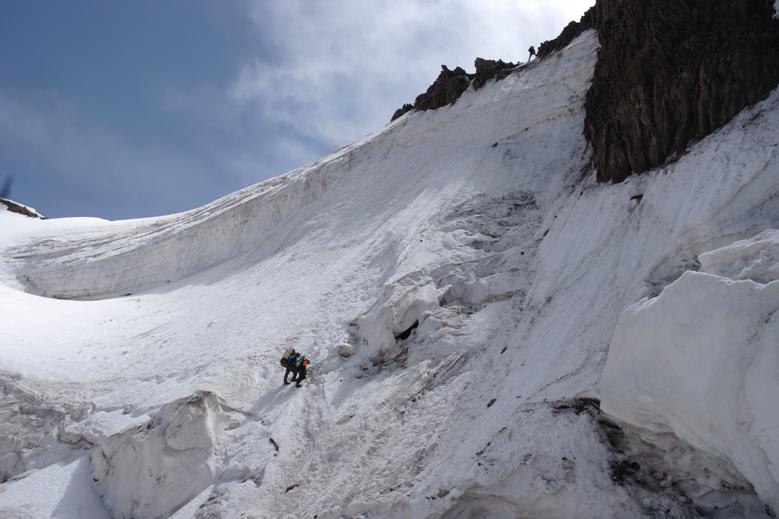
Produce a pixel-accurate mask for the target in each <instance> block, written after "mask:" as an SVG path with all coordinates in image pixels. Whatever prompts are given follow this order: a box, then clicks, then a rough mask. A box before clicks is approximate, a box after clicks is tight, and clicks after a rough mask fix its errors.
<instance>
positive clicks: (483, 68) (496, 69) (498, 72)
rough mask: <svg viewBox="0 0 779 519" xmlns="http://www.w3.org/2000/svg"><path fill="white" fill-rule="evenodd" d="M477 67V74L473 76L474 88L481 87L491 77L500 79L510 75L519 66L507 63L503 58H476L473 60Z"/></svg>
mask: <svg viewBox="0 0 779 519" xmlns="http://www.w3.org/2000/svg"><path fill="white" fill-rule="evenodd" d="M473 65H474V66H475V67H476V74H474V77H473V88H475V89H477V90H478V89H479V88H481V87H483V86H484V84H485V83H487V81H489V80H490V79H495V80H497V81H500V80H501V79H504V78H505V77H506V76H508V75H509V74H510V73H511V71H512V70H514V68H515V67H516V66H517V64H514V63H511V62H509V63H506V62H504V61H503V60H501V59H499V60H494V59H484V58H476V60H475V61H474V62H473Z"/></svg>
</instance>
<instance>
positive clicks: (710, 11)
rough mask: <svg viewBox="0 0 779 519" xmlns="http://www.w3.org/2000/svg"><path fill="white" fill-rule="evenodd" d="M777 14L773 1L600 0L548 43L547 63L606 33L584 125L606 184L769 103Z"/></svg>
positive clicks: (776, 76)
mask: <svg viewBox="0 0 779 519" xmlns="http://www.w3.org/2000/svg"><path fill="white" fill-rule="evenodd" d="M773 14H774V6H773V0H708V1H680V2H665V1H662V0H646V1H643V2H627V1H625V0H599V1H598V3H597V4H596V5H595V6H594V7H592V8H591V9H590V10H589V11H588V12H587V13H586V14H585V15H584V16H583V17H582V19H581V21H579V22H571V23H570V24H569V25H568V26H567V27H566V28H565V29H564V30H563V32H562V33H561V34H560V36H558V37H557V38H556V39H554V40H551V41H547V42H544V43H543V44H541V46H540V48H539V52H538V55H539V57H540V58H543V57H545V56H548V55H549V54H550V53H552V52H554V51H556V50H559V49H562V48H563V47H565V46H566V45H568V43H570V42H571V41H572V40H573V39H574V38H575V37H576V36H578V35H579V34H581V33H582V32H583V31H585V30H587V29H590V28H595V29H597V30H598V34H599V37H600V43H601V48H600V51H599V52H598V63H597V65H596V67H595V73H594V77H593V82H592V87H591V88H590V91H589V92H588V94H587V102H586V111H587V114H586V119H585V128H584V133H585V136H586V137H587V140H588V141H589V142H590V143H591V144H592V147H593V162H594V165H595V168H596V170H597V176H598V180H599V181H601V182H607V181H615V182H621V181H622V180H624V179H625V178H627V177H628V176H629V175H631V174H632V173H642V172H644V171H647V170H649V169H651V168H654V167H657V166H659V165H661V164H663V163H664V162H666V161H667V160H669V159H671V158H673V157H675V156H678V155H679V154H681V153H683V152H684V150H685V148H686V147H687V145H688V144H689V143H690V142H691V141H694V140H698V139H702V138H703V137H705V136H706V135H708V134H710V133H711V132H713V131H714V130H716V129H717V128H720V127H721V126H723V125H724V124H725V123H727V122H728V121H729V120H730V119H731V118H732V117H733V116H734V115H736V114H737V113H738V112H740V111H741V110H742V109H743V108H745V107H746V106H749V105H751V104H754V103H756V102H757V101H759V100H761V99H764V98H765V97H766V96H767V95H768V93H769V92H770V91H771V90H773V89H774V88H775V87H776V85H777V83H779V20H776V19H775V18H774V17H773Z"/></svg>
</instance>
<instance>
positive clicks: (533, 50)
mask: <svg viewBox="0 0 779 519" xmlns="http://www.w3.org/2000/svg"><path fill="white" fill-rule="evenodd" d="M527 51H528V52H529V53H530V56H528V58H527V61H528V62H530V60H531V59H533V56H535V55H536V48H535V47H533V46H532V45H531V46H530V48H529V49H527Z"/></svg>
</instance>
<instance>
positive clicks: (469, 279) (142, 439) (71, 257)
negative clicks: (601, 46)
mask: <svg viewBox="0 0 779 519" xmlns="http://www.w3.org/2000/svg"><path fill="white" fill-rule="evenodd" d="M596 51H597V37H596V36H595V34H594V33H592V32H588V33H585V34H584V35H582V36H581V37H580V38H578V39H577V40H575V41H574V42H573V43H572V44H571V45H570V46H569V47H568V48H566V49H565V50H563V51H562V52H560V53H558V54H557V55H554V56H550V57H548V58H547V59H545V60H542V61H538V62H534V63H531V64H530V65H529V66H527V67H525V68H523V69H520V70H519V71H518V72H516V73H514V74H513V75H511V76H509V77H507V78H506V79H504V80H502V81H500V82H497V83H494V82H491V83H489V84H487V85H486V86H485V87H483V88H482V89H480V90H479V91H478V92H475V91H473V90H469V91H467V92H466V93H465V94H464V95H463V96H462V97H461V98H460V99H459V100H458V101H457V103H456V104H454V105H453V106H450V107H445V108H441V109H439V110H435V111H429V112H414V113H408V114H406V115H405V116H403V117H401V118H400V119H398V120H396V121H395V122H393V123H392V124H390V125H389V126H387V127H386V128H384V129H383V130H381V131H379V132H377V133H376V134H374V135H371V136H368V137H366V138H365V139H364V140H362V141H360V142H357V143H355V144H353V145H351V146H348V147H346V148H343V149H341V150H338V151H336V152H335V153H333V154H332V155H330V156H327V157H325V158H323V159H321V160H320V161H317V162H315V163H313V164H310V165H308V166H306V167H304V168H300V169H299V170H296V171H293V172H291V173H288V174H287V175H283V176H281V177H278V178H276V179H273V180H270V181H267V182H263V183H261V184H258V185H256V186H252V187H249V188H246V189H244V190H242V191H239V192H237V193H234V194H232V195H229V196H227V197H224V198H222V199H220V200H217V201H215V202H213V203H212V204H209V205H206V206H204V207H202V208H199V209H195V210H193V211H189V212H185V213H181V214H177V215H171V216H166V217H162V218H151V219H143V220H134V221H126V222H103V221H90V220H78V219H73V220H70V219H68V220H64V221H57V220H50V221H41V222H24V223H22V221H21V220H19V217H17V215H12V214H6V213H4V212H2V211H0V369H1V371H0V383H2V387H3V392H2V395H1V396H0V397H1V398H2V399H3V401H2V404H3V405H2V406H0V409H6V410H7V416H5V418H6V419H5V420H2V421H0V447H2V448H1V449H0V471H2V474H3V478H10V479H9V481H7V482H6V483H2V484H0V514H3V513H6V514H17V515H22V516H24V514H27V515H28V516H31V517H44V516H47V515H46V514H51V515H52V516H54V517H104V516H105V515H106V514H110V515H111V516H113V517H166V516H170V515H171V514H174V515H173V517H177V518H189V517H263V518H265V517H267V518H279V517H306V516H307V517H318V518H336V517H344V516H345V517H429V518H434V517H446V518H465V517H582V516H583V515H585V516H588V517H653V516H658V515H662V514H665V516H667V517H697V516H699V515H700V514H702V513H704V512H705V513H706V514H708V515H710V516H712V517H738V516H744V515H749V516H753V517H760V516H761V515H762V516H765V514H764V511H763V504H764V503H765V504H769V505H771V506H775V502H776V494H775V492H776V490H775V487H771V486H770V485H769V484H768V483H769V479H768V476H766V472H765V471H762V472H761V471H759V470H751V468H752V467H766V466H769V465H770V463H774V462H775V460H776V457H775V454H776V444H775V443H774V444H773V451H772V447H771V443H770V442H772V441H774V440H775V438H776V436H775V435H774V433H773V432H772V430H771V429H766V430H765V431H763V433H760V432H759V431H758V430H757V429H756V430H755V434H757V435H760V434H763V436H760V437H761V438H762V439H761V441H763V442H764V443H763V444H762V445H763V454H762V455H761V454H760V453H759V452H757V450H753V451H749V452H746V451H739V452H738V453H737V452H736V451H735V450H729V449H730V447H728V448H711V445H715V446H717V445H720V444H717V443H716V442H718V441H722V442H728V441H730V439H732V438H736V441H741V440H740V439H738V434H736V433H733V434H730V433H728V435H729V436H728V438H726V439H725V440H722V439H721V438H719V437H717V436H716V435H715V436H714V437H713V439H712V438H710V437H707V436H705V434H704V432H701V431H698V430H697V429H696V428H698V427H699V426H700V424H699V423H698V422H691V423H690V424H688V425H689V428H690V429H692V430H693V431H692V433H691V434H689V435H688V434H686V433H685V432H683V431H681V430H679V431H677V430H676V429H675V428H674V427H673V425H675V423H676V422H673V421H672V419H671V418H667V417H666V415H663V414H662V413H663V412H665V410H666V408H665V407H663V408H661V410H660V411H657V410H656V409H655V408H651V410H652V411H653V412H656V413H658V414H659V415H660V416H661V418H660V419H659V420H660V421H662V422H663V423H664V424H666V427H665V428H663V429H662V430H659V429H658V428H657V427H647V423H646V421H645V420H643V417H644V415H643V414H642V415H640V416H638V417H636V416H633V415H630V414H628V413H625V414H619V413H616V412H615V414H617V417H618V418H620V419H621V420H623V422H624V423H622V422H614V421H613V419H611V418H608V417H606V416H604V415H603V414H601V413H600V411H599V410H598V409H597V404H596V403H595V402H594V401H592V400H588V399H587V398H591V397H597V396H599V395H600V392H601V391H604V405H605V404H606V403H607V402H609V400H608V399H607V398H606V396H605V395H606V394H607V392H608V391H609V390H610V389H609V388H611V387H612V386H609V385H608V384H607V383H606V382H604V386H603V388H601V386H600V381H601V375H602V372H603V368H604V364H606V358H607V354H608V353H609V343H610V342H612V349H613V351H618V349H619V347H618V346H615V345H617V344H618V340H617V339H615V340H614V341H612V335H613V334H614V331H615V327H617V322H618V319H619V317H620V313H621V312H622V311H623V310H625V309H626V308H628V307H630V306H631V305H633V304H635V303H637V302H638V303H639V304H645V302H644V303H640V301H643V299H642V298H645V297H655V296H657V295H658V294H661V296H660V297H659V298H658V300H661V299H663V298H664V297H669V298H670V297H672V295H673V293H674V291H675V290H676V288H675V287H676V286H677V284H678V283H684V282H685V281H684V280H686V279H688V278H691V276H690V275H682V274H683V272H685V271H687V270H690V269H696V268H697V266H698V264H699V263H701V264H706V261H709V259H710V263H709V264H711V265H714V264H717V265H719V264H722V265H723V266H719V267H716V268H717V269H718V270H717V272H720V273H724V272H730V270H728V269H730V268H731V267H730V265H732V264H734V263H735V262H736V261H740V262H742V263H743V264H744V265H746V263H749V262H750V261H751V260H750V259H748V258H746V257H743V258H742V257H741V256H738V258H736V259H732V260H731V259H728V258H726V257H721V258H720V259H716V258H714V257H711V256H709V257H708V258H709V259H706V258H707V256H705V255H704V256H701V258H700V262H699V260H698V256H699V255H700V254H701V253H703V252H706V251H711V250H714V249H718V248H719V247H722V246H725V245H727V244H730V243H732V242H734V241H737V240H740V239H745V238H750V237H752V236H755V235H757V234H758V233H760V232H762V231H764V230H766V229H771V228H776V226H777V221H778V220H779V196H777V188H778V187H779V185H778V183H777V179H778V178H779V175H778V173H779V171H778V169H779V166H777V160H776V158H777V144H778V143H779V110H778V109H777V108H778V107H779V94H777V92H774V93H773V94H772V95H771V96H770V97H769V99H767V100H766V101H764V102H762V103H760V104H759V105H757V106H755V107H753V108H751V109H749V110H746V111H745V112H744V113H742V114H741V115H739V116H738V117H737V118H736V119H734V121H732V123H731V124H729V125H728V126H726V127H724V128H723V129H721V130H720V131H718V132H716V133H715V134H712V135H711V136H709V137H707V138H706V139H704V140H703V141H701V142H699V143H697V144H696V145H695V146H693V147H692V148H691V149H690V150H688V153H687V154H686V155H685V156H684V157H682V158H681V159H680V160H679V161H677V162H675V163H673V164H669V165H667V166H665V167H663V168H660V169H659V170H657V171H654V172H651V173H649V174H647V175H643V176H641V177H636V178H632V179H630V180H629V181H627V182H625V183H622V184H619V185H600V184H596V183H594V181H593V175H592V172H591V171H590V170H589V166H588V164H589V150H588V148H587V145H586V142H585V141H584V138H583V136H582V124H583V119H584V112H583V101H584V95H585V94H586V91H587V89H588V86H589V81H590V77H591V75H592V70H593V66H594V63H595V58H596ZM32 224H35V225H34V226H33V225H32ZM768 248H769V249H770V247H768ZM771 250H772V249H771ZM745 262H746V263H745ZM751 264H752V263H750V265H751ZM712 268H714V267H712ZM732 268H734V269H735V267H732ZM745 268H746V267H740V269H741V270H744V269H745ZM755 269H756V270H755V272H757V267H755ZM763 271H765V272H772V270H771V269H770V268H768V269H764V270H761V272H763ZM718 275H719V274H718ZM728 275H730V274H728ZM680 276H681V278H680ZM697 276H698V277H700V276H704V275H703V274H697ZM692 278H695V279H697V278H696V277H695V276H692ZM677 280H678V281H677ZM674 282H676V283H674ZM669 285H670V286H669ZM750 286H751V285H750ZM766 286H768V285H766ZM665 287H667V288H665ZM666 291H668V292H666ZM774 291H775V290H773V289H770V290H767V291H765V294H768V293H769V292H774ZM766 297H768V296H767V295H766ZM748 299H749V298H748ZM723 304H724V303H723ZM754 304H756V305H757V306H759V307H760V308H761V309H765V308H766V306H765V305H768V302H767V301H766V302H765V305H764V304H763V302H762V300H761V301H758V302H756V303H754ZM663 315H665V316H666V317H667V314H663ZM742 317H743V318H744V319H747V317H749V319H751V320H750V321H749V323H751V324H747V321H744V323H742V324H739V326H740V327H742V328H743V327H748V326H753V327H756V328H758V329H760V330H762V329H763V328H764V327H765V328H766V329H769V328H770V326H773V325H771V324H770V323H765V324H760V323H759V322H757V321H754V319H753V317H754V316H746V315H745V316H742ZM739 319H740V317H739ZM623 321H624V318H623ZM623 321H621V322H623ZM653 322H654V321H653ZM620 326H621V325H620ZM617 329H618V330H619V328H617ZM739 329H741V328H739ZM770 329H773V328H770ZM771 333H773V332H771ZM615 337H619V332H618V333H617V335H615ZM734 337H735V339H737V340H744V336H743V335H734ZM632 344H633V343H631V344H628V345H626V346H625V348H628V349H629V348H631V347H633V346H632ZM765 344H769V343H765ZM774 344H775V342H774ZM288 345H293V346H295V347H296V348H298V349H299V350H302V351H303V352H305V353H307V354H309V355H310V356H311V357H312V358H313V359H314V365H313V369H312V373H311V377H310V379H309V380H308V381H306V382H305V383H304V386H303V387H302V388H301V389H296V388H294V387H290V386H283V385H282V384H281V376H282V374H283V372H282V370H281V368H280V367H279V365H278V357H280V354H281V352H282V349H283V348H284V347H285V346H288ZM339 345H340V346H341V348H340V349H341V351H347V350H348V351H351V352H353V354H352V355H351V356H349V357H343V356H341V355H340V354H339V353H338V352H337V347H338V346H339ZM641 345H642V347H644V346H645V347H646V348H647V349H651V348H652V347H656V343H653V342H651V341H650V340H649V339H647V340H646V341H643V342H642V343H641ZM769 346H770V345H769ZM766 347H768V346H766ZM769 350H770V347H769ZM723 355H724V354H723ZM766 355H768V356H767V357H766V359H768V360H771V359H773V361H774V362H775V360H776V358H775V356H774V357H771V356H770V351H769V353H767V354H766ZM628 356H629V357H630V355H628ZM648 356H649V357H650V358H651V357H652V355H651V352H650V354H649V355H648ZM616 358H617V357H615V359H616ZM631 358H632V357H631ZM722 358H724V357H722ZM615 362H616V361H615ZM639 362H643V361H641V360H640V359H639ZM713 362H714V361H713ZM611 363H612V360H611V358H610V359H609V364H611ZM625 364H626V363H625V362H620V365H625ZM767 366H770V365H767ZM630 369H637V370H640V369H641V366H638V367H635V368H633V367H631V368H630ZM723 369H724V368H723ZM766 369H768V368H766ZM607 373H608V370H607ZM679 375H680V376H681V377H684V376H685V373H680V374H679ZM669 376H670V375H669ZM718 376H719V377H726V376H730V373H729V372H725V371H720V372H718V375H717V376H713V377H712V378H709V379H706V382H707V383H708V384H712V383H715V382H718V381H719V378H718ZM604 380H605V381H607V380H608V379H607V378H604ZM698 380H701V379H698ZM701 381H703V380H701ZM669 383H670V382H669ZM677 387H680V386H677ZM694 389H695V390H696V391H699V392H701V391H702V392H703V393H707V390H706V389H705V388H704V389H701V388H694ZM723 390H724V389H723ZM691 395H692V396H691V398H693V396H694V394H693V393H691ZM585 397H586V398H585ZM628 398H630V397H629V396H628ZM755 401H756V402H760V405H767V404H765V402H766V401H765V400H764V399H759V398H758V400H755ZM625 405H626V406H627V407H629V408H630V409H640V407H639V406H637V404H636V402H635V401H633V400H629V401H627V402H626V404H625ZM608 409H610V408H607V410H608ZM769 411H770V410H768V411H767V410H766V409H765V407H760V408H758V410H757V411H756V413H758V414H759V415H760V416H761V417H760V418H759V419H756V420H755V421H754V423H755V424H757V425H756V427H762V425H763V424H768V425H769V426H770V424H771V423H772V422H770V419H771V418H770V416H763V415H770V412H769ZM712 416H713V417H714V418H713V419H717V420H721V423H720V422H718V423H717V424H716V425H717V426H720V425H723V426H725V425H726V426H727V427H731V425H732V423H731V420H732V416H731V415H729V414H727V413H722V414H717V415H712ZM763 420H767V421H765V422H764V421H763ZM657 421H658V420H655V421H654V422H652V424H655V423H656V422H657ZM3 424H4V425H3ZM669 430H672V431H673V432H675V433H676V434H677V435H678V437H677V436H675V435H673V434H671V433H670V432H669ZM693 433H694V434H695V435H697V436H695V437H693V435H692V434H693ZM642 435H643V436H642ZM647 438H650V440H651V442H649V443H647V441H642V440H646V439H647ZM695 438H703V441H699V442H698V441H695ZM650 445H653V446H650ZM727 445H730V443H727ZM745 452H746V454H745ZM84 456H88V457H89V458H88V459H89V468H90V472H91V473H90V474H87V473H86V471H84V470H83V467H84V464H85V461H84V460H85V459H86V458H85V457H84ZM744 456H746V457H744ZM761 456H762V457H761ZM744 460H748V462H746V463H745V462H744ZM68 462H70V463H71V464H70V465H64V466H65V467H72V468H70V469H67V470H64V469H62V468H60V466H61V464H62V463H68ZM55 463H59V465H55ZM73 463H77V465H73ZM770 470H775V469H770V468H769V469H768V471H769V472H770ZM774 474H775V472H774ZM88 476H91V477H88ZM14 478H15V479H14ZM36 478H37V479H36ZM41 478H48V479H56V484H54V483H52V485H53V487H52V488H56V489H59V490H53V491H52V492H53V493H52V494H51V496H49V497H48V498H47V499H46V500H45V502H44V501H40V500H39V499H38V497H37V496H36V495H34V491H33V490H31V489H32V488H34V485H35V484H36V483H35V481H38V480H41ZM93 479H94V481H93ZM753 486H754V488H755V489H756V490H757V492H758V493H759V495H760V498H761V499H762V502H761V500H759V499H758V498H757V497H756V496H755V494H754V491H753V489H752V487H753ZM95 493H96V494H97V495H99V496H100V499H101V503H102V506H103V509H101V510H96V511H93V512H91V511H89V510H93V509H90V508H88V507H85V508H83V509H82V510H81V511H79V512H78V513H76V512H73V509H72V508H69V507H66V506H64V505H63V506H62V507H59V510H60V511H59V512H57V513H54V512H50V510H53V509H57V503H59V504H62V503H66V504H67V503H72V502H73V500H74V496H84V497H83V500H84V502H85V503H86V502H87V500H88V499H89V498H88V497H86V496H90V495H94V494H95ZM79 499H82V498H79ZM583 511H586V512H583ZM696 514H697V515H696Z"/></svg>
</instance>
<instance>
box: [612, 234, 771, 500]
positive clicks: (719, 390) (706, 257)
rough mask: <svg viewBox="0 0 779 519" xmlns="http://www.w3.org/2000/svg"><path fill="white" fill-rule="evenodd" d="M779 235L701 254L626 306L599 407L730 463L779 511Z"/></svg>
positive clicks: (768, 235) (614, 342)
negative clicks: (694, 266)
mask: <svg viewBox="0 0 779 519" xmlns="http://www.w3.org/2000/svg"><path fill="white" fill-rule="evenodd" d="M778 246H779V233H777V231H774V230H769V231H766V232H764V233H761V234H760V235H758V236H756V237H755V238H753V239H749V240H743V241H738V242H736V243H733V244H731V245H728V246H725V247H722V248H719V249H716V250H713V251H710V252H707V253H705V254H702V255H701V256H700V258H701V267H702V271H703V272H687V273H685V274H684V275H682V277H681V278H679V279H678V280H677V281H675V282H674V283H672V284H670V285H669V286H668V287H666V288H665V289H664V290H663V292H662V293H661V294H660V295H659V296H658V297H656V298H652V299H647V300H644V301H641V302H639V303H637V304H636V305H633V306H631V307H629V308H628V309H626V310H625V311H624V312H623V314H622V316H621V318H620V321H619V324H618V326H617V328H616V331H615V332H614V337H613V339H612V341H611V346H610V349H609V356H608V361H607V363H606V367H605V369H604V372H603V378H602V380H601V392H602V407H603V409H604V411H606V412H607V413H610V414H611V415H613V416H615V417H617V418H619V419H620V420H623V421H625V422H628V423H631V424H633V425H636V426H639V427H642V428H646V429H649V430H652V431H667V430H670V431H673V432H674V433H675V434H676V435H678V436H679V437H680V438H682V439H683V440H685V441H687V442H689V443H690V444H692V445H693V446H695V447H697V448H699V449H702V450H704V451H706V452H709V453H712V454H715V455H717V456H719V457H721V458H723V459H726V460H729V461H730V462H732V463H733V465H734V466H735V467H736V468H737V469H738V470H739V471H740V472H741V473H742V474H743V475H744V476H745V477H746V478H747V479H748V480H749V481H750V482H751V483H752V484H753V485H754V487H755V489H756V490H757V493H758V495H759V496H760V497H761V498H762V499H763V501H764V502H765V503H768V504H769V505H770V506H771V507H772V508H773V509H774V510H777V509H779V414H777V412H776V411H777V400H776V399H777V395H779V314H777V310H779V281H777V280H778V279H779V271H778V270H777V268H778V267H779V255H777V251H778V250H779V248H778Z"/></svg>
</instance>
